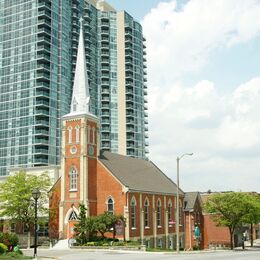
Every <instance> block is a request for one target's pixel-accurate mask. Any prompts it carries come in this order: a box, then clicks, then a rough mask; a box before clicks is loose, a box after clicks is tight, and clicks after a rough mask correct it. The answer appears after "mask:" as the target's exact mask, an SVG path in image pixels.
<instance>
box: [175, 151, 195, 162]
mask: <svg viewBox="0 0 260 260" xmlns="http://www.w3.org/2000/svg"><path fill="white" fill-rule="evenodd" d="M186 155H189V156H192V155H193V153H184V154H182V155H181V156H180V157H177V161H179V160H180V159H181V158H182V157H184V156H186Z"/></svg>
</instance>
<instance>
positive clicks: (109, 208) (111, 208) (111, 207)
mask: <svg viewBox="0 0 260 260" xmlns="http://www.w3.org/2000/svg"><path fill="white" fill-rule="evenodd" d="M107 211H108V212H110V213H114V200H113V199H112V198H111V197H109V198H108V200H107Z"/></svg>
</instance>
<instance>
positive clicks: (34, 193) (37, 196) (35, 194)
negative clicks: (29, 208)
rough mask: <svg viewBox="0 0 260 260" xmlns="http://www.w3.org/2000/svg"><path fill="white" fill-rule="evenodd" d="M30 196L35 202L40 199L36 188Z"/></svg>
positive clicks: (39, 193)
mask: <svg viewBox="0 0 260 260" xmlns="http://www.w3.org/2000/svg"><path fill="white" fill-rule="evenodd" d="M32 196H33V198H34V199H35V200H37V199H39V198H40V196H41V192H40V191H39V189H38V188H36V189H33V191H32Z"/></svg>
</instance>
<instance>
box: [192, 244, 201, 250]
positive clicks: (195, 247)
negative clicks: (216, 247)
mask: <svg viewBox="0 0 260 260" xmlns="http://www.w3.org/2000/svg"><path fill="white" fill-rule="evenodd" d="M192 249H193V250H199V249H200V248H199V246H197V245H194V246H193V247H192Z"/></svg>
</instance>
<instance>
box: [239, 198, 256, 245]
mask: <svg viewBox="0 0 260 260" xmlns="http://www.w3.org/2000/svg"><path fill="white" fill-rule="evenodd" d="M249 196H250V203H251V207H250V208H249V209H248V212H247V213H246V214H245V215H244V216H243V219H242V221H243V223H247V224H250V226H251V227H250V231H251V235H250V237H251V246H253V225H254V224H258V223H259V222H260V196H259V195H256V194H251V195H249Z"/></svg>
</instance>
